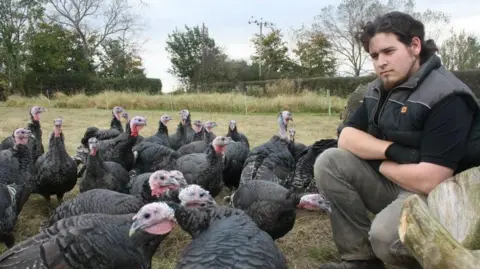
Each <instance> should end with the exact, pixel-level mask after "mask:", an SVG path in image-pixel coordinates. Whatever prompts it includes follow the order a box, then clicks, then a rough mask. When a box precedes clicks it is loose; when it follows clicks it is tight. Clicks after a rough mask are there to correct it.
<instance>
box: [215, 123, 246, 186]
mask: <svg viewBox="0 0 480 269" xmlns="http://www.w3.org/2000/svg"><path fill="white" fill-rule="evenodd" d="M226 136H228V137H230V138H231V139H232V141H231V142H230V143H229V144H228V145H227V148H226V150H225V157H224V164H225V168H224V169H223V172H222V177H223V183H224V184H225V186H226V187H228V188H229V189H230V191H232V190H233V188H238V184H240V176H241V175H242V170H243V164H244V163H245V160H246V159H247V156H248V154H249V153H250V144H249V142H248V139H247V137H246V136H245V135H243V134H242V133H239V132H238V131H237V122H236V121H234V120H231V121H230V123H229V128H228V133H227V135H226Z"/></svg>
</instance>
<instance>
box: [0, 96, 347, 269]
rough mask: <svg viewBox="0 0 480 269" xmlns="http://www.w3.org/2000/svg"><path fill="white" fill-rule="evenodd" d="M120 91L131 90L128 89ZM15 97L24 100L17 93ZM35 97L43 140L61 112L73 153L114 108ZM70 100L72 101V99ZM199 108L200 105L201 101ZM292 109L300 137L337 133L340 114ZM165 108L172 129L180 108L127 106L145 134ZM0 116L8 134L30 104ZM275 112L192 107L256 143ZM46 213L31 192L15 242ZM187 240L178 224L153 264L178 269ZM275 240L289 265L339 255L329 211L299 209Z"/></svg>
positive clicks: (309, 264) (300, 266) (0, 131)
mask: <svg viewBox="0 0 480 269" xmlns="http://www.w3.org/2000/svg"><path fill="white" fill-rule="evenodd" d="M109 94H110V93H108V94H106V96H107V95H108V96H111V97H112V98H114V95H113V94H111V95H109ZM120 96H131V95H127V94H125V95H120ZM218 96H222V95H218ZM77 98H79V97H77ZM84 98H87V97H84ZM97 98H98V97H97ZM117 98H119V97H117ZM125 98H126V97H125ZM152 98H159V100H161V98H165V97H152ZM184 98H190V97H184ZM192 98H193V97H192ZM210 98H211V97H210ZM196 99H198V102H202V101H204V100H203V97H199V96H197V97H196ZM10 100H12V99H10ZM13 100H25V99H15V98H14V99H13ZM86 100H94V101H96V100H98V99H95V98H93V99H88V98H87V99H86ZM114 100H118V99H108V98H107V99H106V100H104V102H105V103H103V105H105V104H107V103H108V107H111V106H114V105H124V106H126V107H127V108H129V109H133V108H132V107H129V106H128V105H129V104H130V105H131V104H132V103H131V102H130V101H128V98H126V99H122V100H125V103H115V102H114ZM188 100H193V99H188ZM212 100H213V99H212ZM34 101H35V100H34V99H29V100H27V101H24V103H22V105H25V106H26V105H31V104H41V105H47V108H48V112H45V113H44V114H42V130H43V144H44V145H45V148H46V149H47V146H48V136H49V135H50V133H51V131H52V130H53V126H52V122H53V119H55V118H57V117H60V116H62V117H63V118H64V127H63V131H64V134H65V139H66V145H67V150H68V152H69V153H70V154H71V155H73V154H74V153H75V149H76V147H77V146H78V144H79V141H80V139H81V137H82V135H83V133H84V131H85V128H87V127H88V126H93V125H95V126H98V127H101V128H108V127H109V122H110V118H111V113H110V111H108V110H103V109H67V108H56V107H55V106H48V102H47V100H45V99H39V100H36V102H34ZM11 102H12V101H10V103H9V104H10V105H12V103H11ZM67 103H74V102H73V101H68V102H67ZM153 103H154V102H152V104H153ZM186 103H188V102H186ZM57 104H58V103H57ZM99 104H102V103H99ZM79 105H82V103H79ZM83 105H84V104H83ZM175 108H176V109H180V108H189V109H191V110H193V108H191V107H182V106H180V105H178V104H176V106H175ZM199 108H201V107H200V106H199ZM291 111H292V112H293V116H294V122H293V123H292V126H294V127H295V128H296V130H297V137H296V141H298V142H302V143H305V144H311V143H313V142H314V141H315V140H318V139H320V138H333V137H335V135H336V127H337V124H338V123H339V117H338V115H333V116H332V117H328V116H319V115H316V114H311V113H297V111H296V110H295V109H291ZM164 113H167V114H169V115H171V116H172V117H174V120H173V121H172V122H171V123H170V124H169V128H170V130H173V129H174V126H176V124H177V122H178V120H179V118H178V114H177V112H176V111H175V112H172V111H171V110H170V108H165V109H156V110H130V111H129V114H130V115H131V116H135V115H143V116H146V117H147V118H148V119H149V121H148V126H146V127H145V128H144V129H143V130H142V133H141V134H142V135H144V136H148V135H151V134H153V133H154V132H156V129H157V127H158V123H157V122H158V119H159V118H160V116H161V115H163V114H164ZM0 115H1V118H2V121H1V122H0V138H1V139H3V138H4V137H6V136H8V135H11V133H12V131H13V130H14V129H15V128H18V127H20V126H25V125H26V124H27V122H28V121H29V115H28V109H26V108H18V107H17V108H14V107H0ZM276 117H277V114H273V113H271V114H262V115H258V114H247V115H242V114H232V113H213V112H192V118H193V119H201V120H207V119H208V120H214V121H216V122H217V123H218V125H219V126H218V127H216V129H215V130H214V131H215V133H216V134H217V135H219V134H224V133H226V131H227V126H228V121H229V120H230V119H235V120H236V121H237V123H238V128H239V131H241V132H243V133H244V134H246V135H247V136H248V138H249V139H250V143H251V145H252V147H254V146H257V145H259V144H261V143H263V142H265V141H267V140H268V139H269V138H270V137H271V136H272V135H273V134H275V133H277V132H278V129H277V128H278V127H277V125H276V121H275V120H276ZM77 193H78V189H77V188H75V189H74V190H73V191H71V192H70V193H68V194H67V195H66V196H65V199H70V198H72V197H74V196H75V195H76V194H77ZM224 194H225V193H222V194H220V195H219V196H218V199H217V200H218V201H219V202H220V200H221V197H223V196H224ZM52 201H53V202H56V200H55V198H53V200H52ZM47 215H48V210H47V203H46V201H45V199H44V198H43V197H41V196H39V195H32V196H31V198H30V200H29V201H28V202H27V204H26V205H25V207H24V209H23V211H22V213H21V215H20V218H19V221H18V224H17V227H16V235H17V243H18V242H20V241H22V240H24V239H26V238H28V237H30V236H32V235H34V234H36V233H37V232H38V228H39V225H40V223H41V222H42V221H44V220H45V219H46V218H47ZM189 241H190V238H189V237H188V236H187V235H186V233H184V232H183V231H182V230H181V229H179V228H178V227H176V228H175V229H174V231H173V232H172V233H171V234H170V235H169V236H168V238H167V239H166V240H165V241H164V242H163V243H162V245H161V246H160V248H159V249H158V251H157V253H156V255H155V258H154V266H153V268H155V269H171V268H174V265H175V262H176V259H177V257H178V256H179V255H180V252H181V250H182V248H183V247H184V246H185V245H186V244H188V242H189ZM277 244H278V246H279V247H280V248H281V249H282V251H283V252H284V253H285V255H286V257H287V260H288V265H289V268H296V269H311V268H312V269H313V268H318V267H319V265H320V264H321V263H323V262H326V261H332V260H337V259H338V254H337V251H336V248H335V247H334V244H333V241H332V236H331V228H330V221H329V219H328V216H326V215H324V214H321V213H315V212H304V211H299V212H298V215H297V220H296V223H295V227H294V228H293V230H292V231H291V232H290V233H289V234H287V235H286V236H285V237H283V238H281V239H279V240H278V241H277ZM2 248H4V245H3V244H0V252H2V251H3V249H2Z"/></svg>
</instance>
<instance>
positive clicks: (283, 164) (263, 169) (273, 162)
mask: <svg viewBox="0 0 480 269" xmlns="http://www.w3.org/2000/svg"><path fill="white" fill-rule="evenodd" d="M290 120H293V118H292V114H291V113H290V112H289V111H282V112H281V113H280V115H279V117H278V124H279V127H280V135H274V136H273V137H272V138H271V139H270V140H269V141H268V142H266V143H264V144H262V145H260V146H257V147H255V148H254V149H252V150H251V151H250V153H249V154H248V157H247V159H246V160H245V163H244V166H243V170H242V174H241V177H240V184H242V183H243V182H246V181H249V180H257V179H263V180H270V181H273V182H276V183H278V184H280V185H285V186H286V185H288V183H287V182H288V180H289V179H290V178H291V176H292V174H293V172H294V171H295V159H294V158H293V155H292V149H293V147H292V143H291V142H290V141H289V140H288V139H287V135H286V133H287V125H288V121H290Z"/></svg>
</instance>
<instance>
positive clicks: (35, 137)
mask: <svg viewBox="0 0 480 269" xmlns="http://www.w3.org/2000/svg"><path fill="white" fill-rule="evenodd" d="M45 111H47V109H45V108H43V107H41V106H34V107H32V108H31V109H30V112H29V113H30V118H31V122H30V123H29V124H28V127H27V129H29V130H30V131H31V135H30V138H29V142H28V148H29V150H30V153H31V156H32V161H33V163H35V161H36V160H37V158H38V157H40V156H41V155H42V154H43V153H44V152H45V150H44V148H43V143H42V128H41V126H40V114H42V113H43V112H45ZM14 145H15V140H14V138H13V137H12V136H9V137H7V138H5V139H4V140H3V141H2V144H1V147H0V149H10V148H13V146H14Z"/></svg>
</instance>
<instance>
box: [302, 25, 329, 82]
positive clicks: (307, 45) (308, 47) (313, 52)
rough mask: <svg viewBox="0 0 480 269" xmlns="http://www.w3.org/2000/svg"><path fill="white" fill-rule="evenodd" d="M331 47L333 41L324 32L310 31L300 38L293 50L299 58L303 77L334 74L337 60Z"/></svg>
mask: <svg viewBox="0 0 480 269" xmlns="http://www.w3.org/2000/svg"><path fill="white" fill-rule="evenodd" d="M331 48H332V43H331V42H330V41H328V39H327V38H326V36H325V35H323V34H322V33H317V32H315V33H309V34H307V35H306V36H304V38H303V39H300V40H298V41H297V48H296V49H294V50H293V52H294V53H295V54H296V55H297V56H298V58H299V62H300V68H301V71H300V72H299V73H300V74H301V75H302V77H314V76H329V77H330V76H334V75H335V73H336V67H337V66H336V65H337V64H336V62H337V61H336V59H335V57H333V54H332V51H331Z"/></svg>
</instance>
